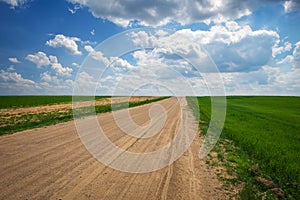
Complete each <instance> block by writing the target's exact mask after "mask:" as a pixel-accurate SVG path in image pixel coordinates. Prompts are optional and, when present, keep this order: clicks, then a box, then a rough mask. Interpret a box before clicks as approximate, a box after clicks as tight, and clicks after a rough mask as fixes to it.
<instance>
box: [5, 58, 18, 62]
mask: <svg viewBox="0 0 300 200" xmlns="http://www.w3.org/2000/svg"><path fill="white" fill-rule="evenodd" d="M8 60H9V62H12V63H20V61H18V59H17V58H8Z"/></svg>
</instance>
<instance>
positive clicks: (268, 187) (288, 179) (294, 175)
mask: <svg viewBox="0 0 300 200" xmlns="http://www.w3.org/2000/svg"><path fill="white" fill-rule="evenodd" d="M188 101H189V104H190V105H192V103H194V105H195V102H191V101H192V99H191V98H188ZM196 103H198V104H199V106H200V121H199V125H200V129H201V133H202V134H204V135H205V134H206V131H207V128H208V125H209V122H210V113H211V105H210V97H199V98H198V102H196ZM299 122H300V98H299V97H259V96H256V97H234V96H233V97H227V115H226V121H225V125H224V129H223V131H222V134H221V138H220V140H219V142H218V144H217V145H216V146H215V148H214V150H213V152H212V153H213V154H215V155H217V156H211V155H210V156H209V159H208V161H207V162H210V163H211V164H214V165H222V166H224V167H225V168H226V173H227V174H229V176H224V173H220V174H219V178H220V179H222V180H224V181H225V183H226V184H236V186H239V187H240V186H242V188H241V190H240V192H239V198H240V199H300V192H299V191H300V164H299V160H300V154H299V153H300V146H299V144H300V123H299Z"/></svg>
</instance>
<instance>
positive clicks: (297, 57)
mask: <svg viewBox="0 0 300 200" xmlns="http://www.w3.org/2000/svg"><path fill="white" fill-rule="evenodd" d="M277 64H278V65H279V66H281V68H286V69H290V68H293V69H296V68H300V41H298V42H296V43H295V48H294V50H293V52H292V54H289V55H287V56H286V57H285V58H283V59H281V60H280V61H278V62H277Z"/></svg>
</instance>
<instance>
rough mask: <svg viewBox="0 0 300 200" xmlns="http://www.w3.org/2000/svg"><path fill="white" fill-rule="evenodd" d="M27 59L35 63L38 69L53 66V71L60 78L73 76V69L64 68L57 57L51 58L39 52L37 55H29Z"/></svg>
mask: <svg viewBox="0 0 300 200" xmlns="http://www.w3.org/2000/svg"><path fill="white" fill-rule="evenodd" d="M26 59H27V60H29V61H31V62H33V63H35V64H36V65H37V67H38V68H40V67H42V66H48V65H50V66H51V69H52V70H53V71H54V72H55V73H56V75H58V76H71V73H72V71H73V70H72V69H71V68H69V67H63V66H62V65H61V64H60V63H59V62H58V59H57V57H56V56H52V55H50V56H49V57H48V56H47V55H46V54H45V53H44V52H41V51H39V52H38V53H36V54H29V55H27V56H26Z"/></svg>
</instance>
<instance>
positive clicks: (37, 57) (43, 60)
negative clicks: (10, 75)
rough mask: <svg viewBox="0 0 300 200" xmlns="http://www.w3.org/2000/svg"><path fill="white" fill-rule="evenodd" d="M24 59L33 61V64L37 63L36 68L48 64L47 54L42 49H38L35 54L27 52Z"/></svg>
mask: <svg viewBox="0 0 300 200" xmlns="http://www.w3.org/2000/svg"><path fill="white" fill-rule="evenodd" d="M26 60H29V61H30V62H33V63H34V64H36V65H37V67H38V68H40V67H42V66H47V65H50V60H49V58H48V56H47V55H46V54H45V53H44V52H42V51H39V52H37V53H35V54H28V55H27V56H26Z"/></svg>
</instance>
